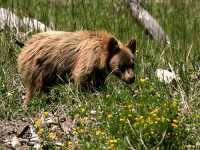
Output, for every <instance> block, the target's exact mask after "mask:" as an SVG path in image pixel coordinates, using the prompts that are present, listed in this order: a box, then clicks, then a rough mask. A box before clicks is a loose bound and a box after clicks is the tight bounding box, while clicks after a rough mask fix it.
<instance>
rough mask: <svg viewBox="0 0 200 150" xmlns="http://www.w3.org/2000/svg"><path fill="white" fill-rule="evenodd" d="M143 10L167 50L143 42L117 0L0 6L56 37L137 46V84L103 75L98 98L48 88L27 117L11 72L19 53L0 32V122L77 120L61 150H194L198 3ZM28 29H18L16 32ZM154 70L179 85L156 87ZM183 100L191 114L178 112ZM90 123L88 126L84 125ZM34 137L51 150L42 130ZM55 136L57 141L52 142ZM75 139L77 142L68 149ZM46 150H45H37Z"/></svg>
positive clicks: (3, 1) (5, 2)
mask: <svg viewBox="0 0 200 150" xmlns="http://www.w3.org/2000/svg"><path fill="white" fill-rule="evenodd" d="M142 5H143V7H144V8H145V9H147V10H148V11H149V12H150V13H151V14H152V15H153V16H154V17H155V18H156V19H157V20H158V22H159V23H160V25H161V26H162V27H163V29H164V30H165V32H166V33H167V34H168V36H169V38H170V41H171V44H170V45H169V46H164V45H161V44H159V43H157V42H155V41H153V40H152V39H151V38H149V36H147V35H146V32H145V31H144V29H143V28H142V27H141V26H140V25H139V24H138V23H137V22H136V20H135V19H134V18H132V16H131V13H130V9H129V5H128V2H127V1H124V0H74V1H73V0H0V7H1V8H9V9H11V10H12V11H13V12H15V13H16V14H17V15H18V16H21V17H25V16H26V17H32V18H36V19H38V20H39V21H41V22H43V23H44V24H46V25H48V26H51V27H53V29H55V30H64V31H76V30H92V31H96V30H106V31H109V32H111V33H113V34H114V35H115V36H116V37H117V38H118V39H120V40H121V41H123V42H127V41H128V40H129V39H130V38H131V37H135V38H136V39H137V52H136V67H135V72H136V75H137V76H136V81H135V83H134V84H132V85H127V84H125V83H123V82H122V81H120V80H119V79H117V78H116V77H113V76H110V77H109V78H108V80H107V81H106V89H105V90H103V91H97V92H94V93H90V92H78V91H76V90H75V89H74V87H73V85H68V84H65V85H57V86H55V87H54V88H53V89H52V90H51V92H50V94H49V95H48V97H49V98H48V99H47V98H46V96H45V95H41V94H37V95H35V96H34V98H33V100H32V101H31V102H30V105H29V108H28V111H27V112H25V111H24V110H23V107H22V102H23V101H22V98H21V97H22V94H23V87H22V85H21V83H20V78H19V75H18V74H17V68H16V57H17V54H18V53H19V51H20V48H19V47H18V46H17V45H15V44H14V42H13V40H12V36H13V35H14V34H15V33H14V32H11V30H9V29H4V30H1V32H0V120H1V121H4V120H14V119H18V118H22V117H35V116H37V114H39V113H56V112H57V111H59V110H61V109H62V110H63V111H64V112H65V114H66V115H68V116H70V117H71V118H73V119H75V120H78V123H77V124H76V125H75V126H74V128H73V129H72V130H73V131H72V133H71V135H70V137H69V135H67V133H66V135H63V136H62V137H64V138H61V141H62V142H63V145H62V147H61V149H76V148H77V147H76V146H77V143H78V145H79V147H80V149H106V150H107V149H112V150H113V149H118V150H126V149H132V150H133V149H137V150H138V149H145V150H147V149H152V150H154V149H156V150H159V149H162V150H165V149H167V150H175V149H199V148H200V135H199V132H200V109H199V108H200V81H199V80H200V79H198V78H197V77H196V74H197V71H198V68H199V67H200V55H199V54H200V1H199V0H193V1H191V2H187V3H186V2H185V1H184V0H176V1H172V2H171V3H167V2H163V3H155V1H154V0H150V1H142ZM27 30H28V29H25V28H24V29H21V32H24V31H27ZM157 68H162V69H173V70H174V71H175V72H176V73H177V74H178V75H179V77H180V80H179V81H178V82H177V81H175V82H173V83H171V84H165V83H163V82H160V81H159V80H158V79H157V78H156V76H155V71H156V69H157ZM184 101H187V103H188V104H189V106H190V111H191V113H190V114H188V113H187V112H186V110H185V109H184V106H185V104H184V103H183V102H184ZM88 122H89V123H88ZM35 125H36V126H37V131H38V132H39V131H40V133H38V134H39V135H40V137H41V139H43V140H44V141H45V142H43V148H44V147H48V149H56V147H55V145H54V142H53V141H55V139H56V138H59V135H55V136H53V137H52V136H50V135H52V134H54V133H52V134H50V133H49V131H48V129H47V128H44V129H43V130H41V128H42V127H40V126H39V125H38V124H37V121H36V123H35ZM56 136H57V137H56ZM74 138H76V142H74ZM44 149H45V148H44Z"/></svg>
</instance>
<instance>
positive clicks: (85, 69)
mask: <svg viewBox="0 0 200 150" xmlns="http://www.w3.org/2000/svg"><path fill="white" fill-rule="evenodd" d="M135 50H136V40H135V39H131V40H130V41H129V42H128V43H127V44H125V45H124V44H122V43H121V42H120V41H119V40H118V39H117V38H116V37H115V36H113V35H112V34H111V33H108V32H90V31H77V32H62V31H52V32H43V33H38V34H36V35H34V36H33V37H32V38H31V39H30V40H28V41H27V42H26V43H25V45H24V47H23V49H22V51H21V52H20V53H19V55H18V58H17V63H18V72H19V74H20V76H21V79H22V83H23V84H24V87H25V89H26V95H25V99H24V105H25V106H27V104H28V102H29V100H30V99H31V98H32V95H33V93H34V91H36V90H39V91H45V90H46V89H48V87H50V86H52V85H53V84H55V83H56V82H58V81H63V80H64V79H66V78H67V77H68V78H67V79H68V81H72V82H73V83H75V85H76V86H77V87H89V85H91V84H92V86H93V87H99V86H101V85H102V84H104V81H105V79H106V77H107V76H108V75H109V74H114V75H116V76H117V77H119V78H120V79H122V80H123V81H125V82H127V83H132V82H133V81H134V79H135V75H134V71H133V69H134V53H135Z"/></svg>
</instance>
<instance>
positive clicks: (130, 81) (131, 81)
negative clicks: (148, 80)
mask: <svg viewBox="0 0 200 150" xmlns="http://www.w3.org/2000/svg"><path fill="white" fill-rule="evenodd" d="M134 81H135V77H132V78H130V79H129V80H128V81H127V83H128V84H131V83H133V82H134Z"/></svg>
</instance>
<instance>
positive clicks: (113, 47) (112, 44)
mask: <svg viewBox="0 0 200 150" xmlns="http://www.w3.org/2000/svg"><path fill="white" fill-rule="evenodd" d="M108 51H109V52H110V53H111V54H116V53H117V52H118V51H119V45H118V42H117V40H116V39H115V38H114V37H111V38H110V39H109V41H108Z"/></svg>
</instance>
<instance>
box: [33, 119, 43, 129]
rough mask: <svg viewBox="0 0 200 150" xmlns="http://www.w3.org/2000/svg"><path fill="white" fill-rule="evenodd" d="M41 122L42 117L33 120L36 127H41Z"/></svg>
mask: <svg viewBox="0 0 200 150" xmlns="http://www.w3.org/2000/svg"><path fill="white" fill-rule="evenodd" d="M42 124H43V121H42V119H40V118H38V119H36V120H35V126H36V127H37V128H39V127H41V126H42Z"/></svg>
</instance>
